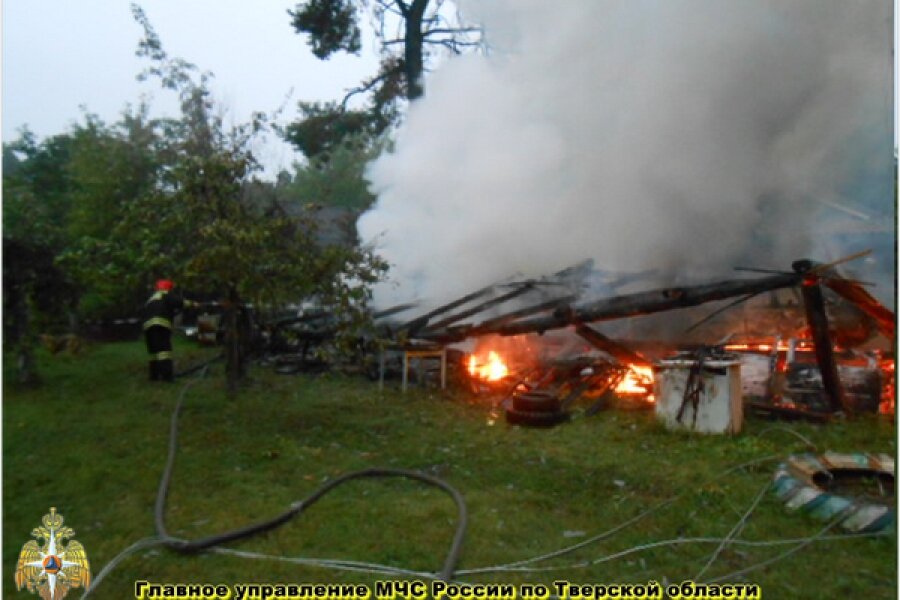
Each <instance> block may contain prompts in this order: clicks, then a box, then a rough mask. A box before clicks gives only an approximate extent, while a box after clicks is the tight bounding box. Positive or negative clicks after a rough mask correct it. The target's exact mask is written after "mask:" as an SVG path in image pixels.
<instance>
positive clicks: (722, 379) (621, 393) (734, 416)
mask: <svg viewBox="0 0 900 600" xmlns="http://www.w3.org/2000/svg"><path fill="white" fill-rule="evenodd" d="M861 255H862V254H860V255H855V256H851V257H847V258H846V259H842V260H841V261H836V262H835V263H831V264H828V265H820V264H814V263H811V262H809V261H798V262H797V263H795V265H794V271H793V272H783V273H782V272H779V273H776V274H774V275H769V276H767V277H761V278H756V279H739V280H730V281H722V282H717V283H710V284H703V285H696V286H684V287H678V288H666V289H659V290H650V291H643V292H636V293H632V294H626V295H620V296H613V297H605V298H601V299H585V298H582V295H583V294H582V292H583V291H584V290H585V289H588V288H589V287H590V286H588V285H586V284H585V281H586V280H587V278H588V277H589V274H590V273H591V271H592V266H591V264H590V263H589V262H586V263H580V264H579V265H576V266H574V267H571V268H569V269H566V270H564V271H560V272H558V273H556V274H554V275H552V276H547V277H543V278H540V279H536V280H529V281H517V282H504V283H501V284H497V285H495V286H489V287H487V288H483V289H481V290H478V291H477V292H474V293H471V294H467V295H465V296H463V297H461V298H459V299H457V300H455V301H453V302H450V303H448V304H445V305H443V306H441V307H438V308H436V309H433V310H431V311H429V312H428V313H426V314H424V315H422V316H419V317H416V318H413V319H410V320H407V321H406V322H405V323H402V324H399V325H396V326H395V327H396V332H397V333H398V334H399V335H400V337H401V338H403V339H406V340H407V344H412V346H411V347H421V346H416V344H424V345H426V346H429V347H443V346H447V345H449V347H451V348H453V355H452V356H454V357H455V360H456V361H457V362H458V366H457V369H456V373H457V377H458V378H460V377H461V381H462V383H463V385H464V386H467V387H468V388H469V389H470V390H471V391H472V392H473V393H477V394H485V393H489V394H493V395H499V397H500V400H499V402H498V404H500V405H502V406H503V407H504V409H505V411H506V417H507V420H508V421H510V422H511V423H516V424H529V425H553V424H556V423H559V422H561V421H563V420H565V418H566V416H567V411H569V410H570V408H571V407H572V406H573V405H574V404H575V403H576V402H577V401H579V400H580V399H585V400H587V401H588V402H589V404H588V406H587V408H586V410H585V412H586V414H588V415H590V414H593V413H595V412H597V411H598V410H600V409H601V408H603V407H605V406H610V405H611V404H612V403H613V402H614V401H617V402H618V403H619V404H620V405H621V404H622V401H623V400H625V401H627V403H629V404H630V405H631V406H637V407H642V408H653V407H654V406H655V407H656V411H657V413H658V414H659V415H660V417H661V418H662V419H663V420H668V421H669V422H670V424H672V425H673V426H678V425H680V426H685V427H687V428H689V429H698V430H701V431H733V432H736V431H739V430H740V419H741V415H742V414H743V404H742V403H743V402H744V401H746V404H747V406H748V407H749V408H751V409H753V410H756V411H758V412H763V413H767V414H774V415H786V416H794V417H807V418H812V419H816V420H828V419H829V418H830V416H831V415H832V414H834V413H836V412H844V413H855V412H863V411H876V410H881V411H882V412H892V411H893V401H892V395H893V389H894V387H893V386H894V383H893V365H894V360H893V357H892V356H891V355H889V354H888V353H885V352H882V351H877V350H869V351H863V350H860V349H858V348H853V349H848V348H844V347H842V346H841V345H839V344H837V343H835V342H834V341H833V339H836V340H841V341H842V342H854V345H856V346H859V345H860V343H862V342H865V341H866V340H867V339H868V338H870V337H872V336H873V335H874V334H875V333H876V332H877V333H880V334H881V335H883V336H885V337H886V339H892V338H893V334H894V329H893V328H894V325H893V315H892V313H891V312H890V311H888V310H887V309H886V308H885V307H883V306H882V305H881V304H879V303H878V302H877V301H876V300H874V298H873V297H872V296H871V295H869V294H868V293H867V292H865V290H864V289H863V288H862V287H861V285H860V284H859V282H855V281H853V280H849V279H846V278H843V277H841V276H840V275H838V274H837V272H836V271H835V269H834V267H835V266H836V265H837V264H839V263H841V262H845V261H848V260H852V259H854V258H858V257H859V256H861ZM823 287H827V288H828V289H829V290H831V291H830V292H828V295H827V296H826V294H825V293H824V292H823V291H822V288H823ZM797 288H799V290H800V291H799V292H798V296H797V300H798V301H797V303H795V304H793V305H791V306H789V307H786V306H784V305H783V304H779V303H778V301H777V297H776V296H774V295H773V296H772V299H771V302H773V303H774V304H776V305H777V306H778V309H779V310H778V312H779V315H780V316H781V318H780V319H777V320H775V321H773V320H772V319H770V320H769V321H763V322H764V323H765V325H766V326H768V327H772V328H773V330H772V331H773V333H772V334H771V335H770V336H768V337H766V338H765V341H760V339H761V336H763V334H762V333H760V332H759V331H758V327H753V328H750V331H752V332H753V334H752V335H753V336H755V338H756V340H755V341H741V338H744V340H746V337H747V331H748V329H747V327H746V326H744V327H742V326H741V321H740V320H737V321H736V320H734V319H732V320H731V321H730V323H731V326H730V327H731V331H730V332H728V335H727V339H725V340H722V341H721V342H720V343H718V344H712V345H710V344H709V343H697V342H695V341H688V339H689V336H688V335H687V333H688V332H690V331H692V330H695V329H698V326H699V325H702V324H705V323H706V322H709V321H710V320H711V317H714V316H717V315H718V314H719V313H720V312H723V309H719V310H717V311H714V312H713V313H711V314H710V315H707V317H706V318H704V319H702V320H701V321H700V322H698V323H695V324H694V326H692V327H689V328H687V331H686V333H685V335H684V336H683V337H682V339H680V340H668V341H658V340H657V341H652V342H651V341H646V340H638V339H632V340H628V341H623V340H617V339H612V338H610V337H607V336H606V335H604V334H603V333H601V332H600V331H598V330H597V329H596V328H595V327H593V326H591V325H589V324H588V323H590V322H593V321H603V320H613V319H618V318H622V317H631V316H640V315H646V314H651V313H658V312H666V311H669V310H674V309H679V308H685V307H691V306H696V305H699V304H703V303H706V302H710V301H714V300H723V299H727V298H731V297H735V296H737V297H739V298H740V299H739V300H738V302H732V303H730V304H728V305H727V306H726V307H725V308H726V309H727V308H733V307H734V306H735V305H737V304H739V303H740V302H742V301H746V300H748V299H751V298H753V297H756V296H759V295H761V294H764V293H769V294H774V293H775V292H776V291H777V290H794V289H797ZM532 296H537V297H536V298H533V299H532V298H531V297H532ZM788 308H790V309H791V310H788ZM794 309H796V310H794ZM801 309H802V312H799V313H798V311H800V310H801ZM850 313H852V314H853V315H854V318H853V319H850V318H849V317H848V316H847V315H848V314H850ZM798 314H799V315H800V317H802V318H798V317H797V315H798ZM837 316H839V317H840V318H835V317H837ZM850 322H852V323H853V326H848V325H847V323H850ZM721 328H722V326H721V324H720V325H719V327H718V329H719V330H721ZM847 329H851V330H852V331H849V332H848V331H847ZM860 331H863V332H864V335H862V334H860V333H859V332H860ZM790 335H794V336H796V337H787V336H790ZM782 336H785V337H782ZM734 338H738V339H737V340H735V339H734ZM685 351H687V353H685ZM742 371H743V373H742ZM722 394H724V395H722ZM720 395H721V402H720V401H719V400H716V398H717V397H719V396H720ZM704 399H706V400H709V399H712V400H711V401H712V402H714V403H715V402H720V403H721V404H722V405H723V406H724V407H725V408H724V412H722V413H721V414H719V413H717V414H712V413H710V412H709V411H708V410H707V411H706V412H704V410H705V409H703V400H704Z"/></svg>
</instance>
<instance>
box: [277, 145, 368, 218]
mask: <svg viewBox="0 0 900 600" xmlns="http://www.w3.org/2000/svg"><path fill="white" fill-rule="evenodd" d="M382 145H383V144H380V143H372V142H367V141H366V138H365V137H364V136H356V137H353V138H348V139H346V140H345V141H344V143H342V144H340V145H338V146H337V147H335V148H334V149H332V150H331V151H330V152H329V153H328V155H327V156H322V155H319V156H316V157H314V158H312V159H311V160H310V161H309V162H308V163H307V164H305V165H297V166H296V174H295V176H294V178H293V180H292V181H291V182H290V183H288V184H287V186H286V189H287V192H288V193H289V194H290V196H291V197H293V198H296V199H299V200H300V201H301V202H303V203H305V204H312V205H315V206H336V207H342V208H346V209H352V210H355V211H358V212H362V211H364V210H366V209H368V208H369V207H370V206H371V205H372V203H373V202H374V201H375V197H374V196H373V195H372V193H371V192H370V191H369V188H368V185H367V183H366V180H365V177H364V174H365V169H366V165H367V164H368V163H369V162H370V161H371V160H373V159H374V158H375V157H376V156H377V155H378V153H379V152H380V150H381V147H382Z"/></svg>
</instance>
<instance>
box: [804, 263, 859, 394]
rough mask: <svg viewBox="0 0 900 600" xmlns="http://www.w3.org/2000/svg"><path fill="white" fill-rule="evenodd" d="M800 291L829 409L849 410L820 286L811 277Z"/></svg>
mask: <svg viewBox="0 0 900 600" xmlns="http://www.w3.org/2000/svg"><path fill="white" fill-rule="evenodd" d="M800 292H801V293H802V295H803V307H804V308H805V309H806V321H807V323H809V329H810V331H811V332H812V336H813V343H814V344H815V347H816V361H817V362H818V363H819V371H820V372H821V373H822V386H823V387H824V388H825V393H826V394H828V402H829V405H830V407H831V411H832V412H837V411H839V410H844V411H846V412H850V407H849V405H848V404H847V402H846V399H845V398H844V390H843V386H841V378H840V375H839V374H838V368H837V363H836V362H835V360H834V349H833V348H832V345H831V334H830V333H829V332H828V315H827V314H826V312H825V298H824V296H823V295H822V288H821V287H820V286H819V283H818V282H817V281H816V280H812V279H811V280H808V281H805V282H804V284H803V286H802V287H801V288H800Z"/></svg>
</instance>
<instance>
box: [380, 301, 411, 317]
mask: <svg viewBox="0 0 900 600" xmlns="http://www.w3.org/2000/svg"><path fill="white" fill-rule="evenodd" d="M417 306H418V304H417V303H415V302H411V303H409V304H398V305H396V306H392V307H390V308H386V309H384V310H379V311H378V312H375V313H372V318H373V319H383V318H385V317H390V316H392V315H396V314H397V313H402V312H403V311H406V310H409V309H411V308H415V307H417Z"/></svg>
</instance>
